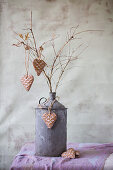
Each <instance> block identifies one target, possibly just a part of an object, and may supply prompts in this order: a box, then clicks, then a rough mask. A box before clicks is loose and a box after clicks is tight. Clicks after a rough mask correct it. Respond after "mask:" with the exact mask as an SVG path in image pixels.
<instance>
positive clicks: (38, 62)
mask: <svg viewBox="0 0 113 170" xmlns="http://www.w3.org/2000/svg"><path fill="white" fill-rule="evenodd" d="M33 66H34V69H35V71H36V73H37V75H38V76H40V74H41V72H42V71H43V69H44V67H45V66H46V63H45V62H44V61H43V60H39V59H37V58H36V59H34V61H33Z"/></svg>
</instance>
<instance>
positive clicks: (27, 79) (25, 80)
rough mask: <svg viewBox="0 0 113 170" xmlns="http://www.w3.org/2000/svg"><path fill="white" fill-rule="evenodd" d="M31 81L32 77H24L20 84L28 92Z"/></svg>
mask: <svg viewBox="0 0 113 170" xmlns="http://www.w3.org/2000/svg"><path fill="white" fill-rule="evenodd" d="M33 81H34V77H33V76H32V75H25V76H23V77H22V78H21V83H22V84H23V86H24V88H25V89H26V90H27V91H29V90H30V88H31V85H32V83H33Z"/></svg>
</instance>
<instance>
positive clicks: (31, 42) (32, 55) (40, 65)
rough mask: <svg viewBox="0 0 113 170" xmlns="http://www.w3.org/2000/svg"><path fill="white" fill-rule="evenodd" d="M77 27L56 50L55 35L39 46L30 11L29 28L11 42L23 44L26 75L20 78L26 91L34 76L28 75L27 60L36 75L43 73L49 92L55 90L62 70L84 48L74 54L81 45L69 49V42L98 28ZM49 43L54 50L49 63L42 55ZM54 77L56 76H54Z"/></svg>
mask: <svg viewBox="0 0 113 170" xmlns="http://www.w3.org/2000/svg"><path fill="white" fill-rule="evenodd" d="M77 28H78V26H77V27H72V28H70V30H69V32H68V33H67V38H66V41H65V42H64V44H63V45H62V46H61V47H60V49H59V50H58V51H56V49H55V40H56V38H57V37H55V36H52V38H51V39H50V40H48V41H47V42H44V43H43V44H42V45H40V46H39V47H38V46H37V43H36V39H35V35H34V31H33V27H32V12H31V19H30V28H27V29H25V30H26V34H24V35H23V34H19V33H16V32H15V33H16V35H17V38H16V39H17V43H16V44H13V45H14V46H16V47H21V46H23V47H24V49H25V68H26V75H25V76H23V77H22V78H21V82H22V84H23V85H24V87H25V89H26V90H27V91H29V90H30V88H31V85H32V83H33V81H34V77H33V76H32V75H29V61H31V62H32V64H33V67H34V69H35V71H36V73H37V76H40V74H42V73H43V75H44V77H45V80H46V82H47V84H48V86H49V90H50V92H53V91H55V92H56V91H57V88H58V86H59V84H60V82H61V79H62V76H63V75H64V72H65V71H66V69H67V67H68V65H69V64H70V63H71V61H74V60H77V59H78V57H79V55H80V54H81V53H82V52H83V51H84V50H85V49H86V47H85V48H84V49H82V50H81V51H80V52H79V54H77V55H75V53H76V51H77V50H78V48H80V47H81V46H82V44H80V45H79V46H78V47H77V48H76V49H74V50H71V43H72V42H74V40H77V39H78V37H77V36H78V35H79V34H81V33H83V32H88V31H89V32H90V31H99V30H84V31H80V32H77ZM48 43H49V44H51V47H52V49H53V52H54V57H53V59H52V60H51V64H47V61H46V59H47V58H46V57H45V56H44V50H45V45H46V44H48ZM64 49H68V53H67V55H63V51H64ZM56 72H58V73H59V76H58V78H57V80H56V82H55V88H54V90H53V82H54V79H53V77H54V76H55V74H56ZM55 79H56V78H55Z"/></svg>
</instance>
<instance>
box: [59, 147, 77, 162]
mask: <svg viewBox="0 0 113 170" xmlns="http://www.w3.org/2000/svg"><path fill="white" fill-rule="evenodd" d="M75 153H76V151H75V150H74V149H73V148H69V149H68V150H67V151H66V152H63V153H62V155H61V157H63V158H73V159H74V158H75Z"/></svg>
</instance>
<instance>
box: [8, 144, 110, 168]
mask: <svg viewBox="0 0 113 170" xmlns="http://www.w3.org/2000/svg"><path fill="white" fill-rule="evenodd" d="M70 147H71V148H74V149H75V150H79V151H80V158H76V159H69V158H61V157H40V156H35V155H34V153H35V146H34V143H27V144H25V145H24V146H23V147H22V149H21V150H20V152H19V153H18V154H17V155H16V157H15V159H14V161H13V163H12V165H11V169H10V170H102V169H103V167H104V163H105V160H106V159H107V157H108V156H109V155H110V154H111V153H113V143H108V144H95V143H94V144H91V143H84V144H83V143H80V144H77V143H69V144H68V148H70Z"/></svg>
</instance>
